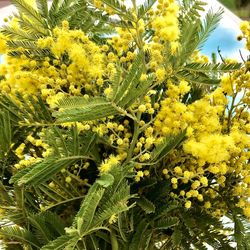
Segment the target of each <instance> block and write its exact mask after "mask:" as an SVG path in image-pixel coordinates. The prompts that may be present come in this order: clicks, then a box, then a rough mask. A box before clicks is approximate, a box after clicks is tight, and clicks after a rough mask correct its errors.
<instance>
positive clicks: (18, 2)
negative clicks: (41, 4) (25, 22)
mask: <svg viewBox="0 0 250 250" xmlns="http://www.w3.org/2000/svg"><path fill="white" fill-rule="evenodd" d="M11 2H12V4H14V5H15V6H16V8H17V9H18V11H19V13H22V14H25V15H26V16H27V17H28V18H31V20H32V21H34V22H38V23H39V24H42V25H44V20H43V18H42V16H41V15H40V14H39V12H38V11H37V10H35V9H34V8H33V7H32V6H31V5H29V4H28V3H26V2H25V1H24V0H11Z"/></svg>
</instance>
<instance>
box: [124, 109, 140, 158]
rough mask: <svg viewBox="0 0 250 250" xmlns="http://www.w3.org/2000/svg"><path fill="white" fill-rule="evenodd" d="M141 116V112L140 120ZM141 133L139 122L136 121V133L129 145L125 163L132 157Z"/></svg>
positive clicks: (138, 117)
mask: <svg viewBox="0 0 250 250" xmlns="http://www.w3.org/2000/svg"><path fill="white" fill-rule="evenodd" d="M140 118H141V113H138V115H137V120H140ZM139 134H140V130H139V124H138V123H137V122H134V134H133V138H132V142H131V145H130V147H129V151H128V156H127V159H126V161H125V163H128V162H129V161H130V160H131V159H132V156H133V152H134V148H135V145H136V142H137V139H138V136H139Z"/></svg>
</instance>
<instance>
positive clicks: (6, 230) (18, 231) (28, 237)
mask: <svg viewBox="0 0 250 250" xmlns="http://www.w3.org/2000/svg"><path fill="white" fill-rule="evenodd" d="M0 235H1V236H2V237H4V238H8V239H15V240H16V241H18V242H20V243H23V244H29V245H30V246H32V247H34V248H35V249H40V248H41V246H40V243H39V242H38V241H37V239H36V238H35V237H34V235H33V234H32V233H31V232H30V231H28V230H26V229H23V228H20V227H18V226H8V227H7V226H6V227H3V228H1V229H0Z"/></svg>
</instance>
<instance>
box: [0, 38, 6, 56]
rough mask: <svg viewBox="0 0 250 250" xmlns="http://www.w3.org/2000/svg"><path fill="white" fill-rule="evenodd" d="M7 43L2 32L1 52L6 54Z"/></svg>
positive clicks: (0, 40) (0, 39)
mask: <svg viewBox="0 0 250 250" xmlns="http://www.w3.org/2000/svg"><path fill="white" fill-rule="evenodd" d="M6 49H7V45H6V38H5V37H4V35H3V34H1V33H0V54H4V53H5V52H6Z"/></svg>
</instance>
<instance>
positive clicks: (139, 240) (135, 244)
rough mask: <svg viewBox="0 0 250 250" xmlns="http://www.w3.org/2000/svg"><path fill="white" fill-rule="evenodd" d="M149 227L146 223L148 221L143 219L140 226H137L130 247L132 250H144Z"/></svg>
mask: <svg viewBox="0 0 250 250" xmlns="http://www.w3.org/2000/svg"><path fill="white" fill-rule="evenodd" d="M148 227H149V223H148V222H147V221H146V219H142V220H141V221H140V222H139V224H138V225H137V227H136V229H135V233H134V235H133V238H132V240H131V243H130V245H129V249H130V250H138V249H143V248H142V246H143V245H144V243H145V239H144V233H145V232H146V230H147V229H148Z"/></svg>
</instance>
